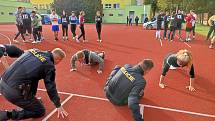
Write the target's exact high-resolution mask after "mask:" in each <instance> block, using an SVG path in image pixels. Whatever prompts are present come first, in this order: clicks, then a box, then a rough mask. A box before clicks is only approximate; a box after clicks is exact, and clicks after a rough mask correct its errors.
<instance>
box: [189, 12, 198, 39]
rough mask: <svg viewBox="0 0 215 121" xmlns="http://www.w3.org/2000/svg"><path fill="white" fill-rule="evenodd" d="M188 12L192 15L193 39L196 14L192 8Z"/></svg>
mask: <svg viewBox="0 0 215 121" xmlns="http://www.w3.org/2000/svg"><path fill="white" fill-rule="evenodd" d="M190 14H191V15H192V16H193V17H192V32H193V39H195V35H196V20H197V15H196V14H195V12H194V10H191V11H190Z"/></svg>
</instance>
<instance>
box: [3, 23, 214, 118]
mask: <svg viewBox="0 0 215 121" xmlns="http://www.w3.org/2000/svg"><path fill="white" fill-rule="evenodd" d="M0 27H1V30H0V33H2V34H4V35H7V36H9V37H10V38H11V39H12V38H13V37H14V34H15V32H16V27H15V26H14V25H1V26H0ZM43 30H44V35H45V41H44V42H43V43H41V44H37V45H33V44H31V43H23V44H19V45H17V46H19V47H21V48H23V49H29V48H39V49H42V50H47V49H53V48H55V47H60V48H63V49H64V50H65V51H66V54H67V57H66V59H65V60H63V62H62V63H60V64H59V65H57V66H56V68H57V78H56V82H57V88H58V90H59V91H62V92H69V93H73V94H81V95H87V96H93V97H100V98H105V96H104V92H103V86H104V84H105V82H106V78H107V76H108V74H109V73H110V72H111V70H112V68H113V67H114V66H115V65H123V64H127V63H129V64H135V63H137V62H139V61H140V60H141V59H144V58H151V59H153V60H154V63H155V68H154V69H153V70H152V71H151V72H150V73H149V74H148V75H147V76H146V77H145V78H146V80H147V86H146V89H145V96H144V98H142V99H141V101H140V102H141V104H147V105H152V106H158V107H165V108H171V109H178V110H183V111H191V112H198V113H203V114H211V115H213V116H214V115H215V94H214V93H215V88H214V87H215V78H214V72H215V71H214V67H215V63H214V62H215V50H211V49H208V44H207V43H206V42H205V41H204V40H205V38H204V37H203V36H200V35H198V36H197V37H196V38H197V39H196V40H195V41H193V42H191V43H188V44H189V45H190V46H191V48H190V47H189V46H187V45H186V44H185V43H183V42H179V40H177V39H176V40H175V41H173V42H171V43H170V42H167V41H163V46H162V47H161V46H160V42H159V41H157V40H155V31H147V30H142V27H140V26H139V27H135V26H134V27H127V26H125V25H114V24H107V25H103V31H102V37H103V38H102V40H103V43H102V44H100V43H98V42H97V41H96V39H97V37H96V30H95V25H92V24H90V25H86V38H87V40H88V41H89V42H88V43H80V44H78V43H76V42H74V41H72V40H71V32H70V33H69V34H70V40H69V41H66V42H64V41H61V40H60V41H58V42H55V41H53V39H54V37H53V33H52V32H51V29H50V26H44V29H43ZM78 31H79V30H78ZM184 34H185V33H183V35H184ZM59 35H60V36H61V35H62V33H61V32H60V34H59ZM0 41H1V43H8V40H7V39H6V38H4V37H2V36H0ZM84 48H87V49H90V50H104V51H105V52H106V60H105V70H104V72H103V74H102V75H98V74H97V73H96V70H97V66H96V67H85V66H80V64H78V71H77V72H70V71H69V69H70V58H71V56H72V55H73V54H74V53H75V52H76V51H78V50H80V49H84ZM179 49H189V50H190V51H191V52H192V53H193V57H194V66H195V73H196V81H195V82H196V85H195V86H196V90H197V91H196V92H189V91H188V90H186V89H185V86H186V85H188V84H189V75H188V72H187V71H185V70H177V71H169V73H168V75H167V78H166V81H165V82H166V84H168V88H166V89H160V88H159V87H158V82H159V77H160V73H161V67H162V63H163V62H162V61H163V58H164V57H165V55H166V54H167V53H169V52H176V51H178V50H179ZM12 61H13V60H10V62H12ZM0 72H1V73H3V67H2V65H0ZM40 88H41V89H44V85H43V82H42V81H41V83H40ZM41 94H42V99H43V101H44V104H45V107H46V108H47V114H46V116H47V115H49V113H50V112H51V111H52V110H53V109H54V106H53V105H52V103H51V102H50V101H49V98H48V96H47V95H46V94H45V92H41V91H39V94H38V95H39V96H40V95H41ZM60 95H61V96H63V98H62V101H64V100H65V99H66V98H68V97H69V95H65V94H60ZM0 100H1V105H0V109H5V108H7V109H8V108H12V107H14V106H13V105H11V104H9V103H7V102H6V101H5V100H4V99H3V98H2V97H0ZM64 107H65V109H66V110H67V111H68V112H69V116H68V117H67V118H66V119H64V120H68V121H86V120H87V121H131V120H132V116H131V112H130V111H129V109H128V108H127V106H123V107H115V106H113V105H112V104H111V103H109V102H107V101H103V100H97V99H90V98H86V97H85V98H84V97H80V96H72V97H71V98H69V100H68V101H67V102H66V103H65V104H64ZM56 116H57V114H56V113H54V114H53V115H52V116H51V117H50V118H49V119H48V120H50V121H58V119H57V118H56ZM144 117H145V120H146V121H215V118H212V117H211V118H210V117H204V116H198V115H191V114H184V113H178V112H171V111H167V110H160V109H154V108H147V107H146V108H144ZM44 118H45V117H44ZM35 120H36V119H35ZM38 120H41V119H38ZM59 120H60V119H59Z"/></svg>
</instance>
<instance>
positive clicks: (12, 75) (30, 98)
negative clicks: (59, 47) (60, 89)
mask: <svg viewBox="0 0 215 121" xmlns="http://www.w3.org/2000/svg"><path fill="white" fill-rule="evenodd" d="M41 79H44V83H45V87H46V89H47V93H48V95H49V98H50V99H51V101H52V102H53V103H54V105H55V106H56V107H57V108H58V107H60V106H61V103H60V98H59V96H58V93H57V89H56V84H55V66H54V58H53V55H52V53H51V52H42V51H40V50H37V49H31V50H29V51H27V52H25V53H24V54H23V55H22V56H21V57H20V58H18V59H17V60H16V61H15V62H14V63H13V64H12V65H11V66H10V67H9V69H8V70H6V72H5V73H4V74H3V75H2V77H1V82H0V89H1V90H0V91H1V93H2V95H3V96H4V97H5V98H6V99H7V100H8V101H9V102H11V103H13V104H14V105H17V106H19V107H21V108H22V109H23V110H22V111H16V110H12V112H7V114H8V117H9V118H11V119H12V120H21V119H27V118H38V117H42V116H44V115H45V108H44V106H43V104H42V103H41V101H39V100H38V99H37V98H36V97H35V95H36V92H37V87H38V82H39V80H41Z"/></svg>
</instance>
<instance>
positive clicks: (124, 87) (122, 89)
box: [104, 59, 154, 121]
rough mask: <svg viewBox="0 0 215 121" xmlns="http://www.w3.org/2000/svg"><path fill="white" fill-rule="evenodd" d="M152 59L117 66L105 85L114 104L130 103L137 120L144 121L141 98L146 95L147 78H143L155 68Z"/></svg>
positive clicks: (108, 97)
mask: <svg viewBox="0 0 215 121" xmlns="http://www.w3.org/2000/svg"><path fill="white" fill-rule="evenodd" d="M153 66H154V64H153V62H152V60H151V59H144V60H143V61H141V62H140V63H138V64H137V65H135V66H132V65H129V64H126V65H124V66H123V67H120V66H116V67H115V68H114V70H113V71H112V72H111V74H110V75H109V77H108V79H107V82H106V84H105V87H104V91H105V94H106V97H107V99H108V100H109V101H110V102H111V103H112V104H114V105H117V106H122V105H126V104H128V107H129V108H130V110H131V111H132V114H133V118H134V120H135V121H143V120H144V119H143V118H142V115H141V113H140V106H139V100H140V99H141V97H143V96H144V89H145V86H146V80H145V79H144V78H143V76H145V75H146V74H147V73H148V72H150V70H151V69H152V68H153Z"/></svg>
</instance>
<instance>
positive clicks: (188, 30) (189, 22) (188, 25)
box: [185, 13, 194, 42]
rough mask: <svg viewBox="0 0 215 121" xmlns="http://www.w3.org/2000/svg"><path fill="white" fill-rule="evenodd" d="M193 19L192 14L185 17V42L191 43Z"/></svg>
mask: <svg viewBox="0 0 215 121" xmlns="http://www.w3.org/2000/svg"><path fill="white" fill-rule="evenodd" d="M193 19H194V17H193V16H192V14H190V13H189V14H187V17H185V21H186V39H185V41H186V42H189V41H191V37H190V36H191V35H190V33H191V31H192V29H193V25H192V21H193Z"/></svg>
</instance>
